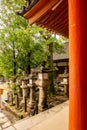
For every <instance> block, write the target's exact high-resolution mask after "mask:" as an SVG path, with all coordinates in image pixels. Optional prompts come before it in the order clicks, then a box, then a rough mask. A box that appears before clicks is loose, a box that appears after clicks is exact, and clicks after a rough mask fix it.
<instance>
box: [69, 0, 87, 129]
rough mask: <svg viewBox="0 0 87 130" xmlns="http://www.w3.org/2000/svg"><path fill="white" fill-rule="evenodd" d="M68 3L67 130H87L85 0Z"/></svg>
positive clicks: (86, 0) (86, 27)
mask: <svg viewBox="0 0 87 130" xmlns="http://www.w3.org/2000/svg"><path fill="white" fill-rule="evenodd" d="M68 3H69V39H70V43H69V58H70V63H69V67H70V70H69V73H70V75H69V79H70V81H69V86H70V90H69V92H70V93H69V97H70V106H69V130H87V0H68Z"/></svg>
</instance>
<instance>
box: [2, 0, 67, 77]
mask: <svg viewBox="0 0 87 130" xmlns="http://www.w3.org/2000/svg"><path fill="white" fill-rule="evenodd" d="M24 2H25V0H11V1H10V0H8V2H7V1H6V0H4V1H2V5H1V7H0V28H1V30H0V31H1V32H0V73H2V74H3V75H4V76H5V77H8V78H10V77H12V76H15V75H17V72H18V70H19V69H21V70H22V71H24V72H26V73H27V70H28V69H29V68H36V67H38V66H40V65H41V63H42V61H44V60H45V61H47V60H48V56H49V45H50V44H51V43H53V51H56V52H58V53H61V52H64V48H63V44H60V43H61V41H59V39H57V38H56V37H55V36H53V34H52V33H50V32H48V31H47V30H45V29H43V28H40V27H38V26H36V25H33V26H29V25H28V22H27V20H25V19H24V18H22V17H20V16H17V15H16V14H15V12H16V11H17V10H19V9H20V6H21V5H23V4H24ZM2 16H3V17H2ZM64 40H65V39H64Z"/></svg>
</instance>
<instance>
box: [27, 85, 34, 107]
mask: <svg viewBox="0 0 87 130" xmlns="http://www.w3.org/2000/svg"><path fill="white" fill-rule="evenodd" d="M28 87H29V88H30V101H29V107H30V108H34V105H35V86H34V85H33V84H28Z"/></svg>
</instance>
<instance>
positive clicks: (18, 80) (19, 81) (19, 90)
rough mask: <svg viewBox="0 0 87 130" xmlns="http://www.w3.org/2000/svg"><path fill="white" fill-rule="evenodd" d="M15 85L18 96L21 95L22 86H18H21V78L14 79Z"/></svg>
mask: <svg viewBox="0 0 87 130" xmlns="http://www.w3.org/2000/svg"><path fill="white" fill-rule="evenodd" d="M16 85H17V87H18V96H19V97H22V88H21V87H20V86H21V80H20V79H17V80H16Z"/></svg>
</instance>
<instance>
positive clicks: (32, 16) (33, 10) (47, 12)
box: [17, 0, 69, 37]
mask: <svg viewBox="0 0 87 130" xmlns="http://www.w3.org/2000/svg"><path fill="white" fill-rule="evenodd" d="M29 2H30V3H29ZM27 4H29V5H26V6H23V7H22V11H20V12H17V14H19V15H21V16H23V17H24V18H26V19H27V20H29V24H30V25H31V24H33V23H36V24H37V25H39V26H41V27H44V28H47V29H48V30H50V31H52V32H55V33H57V34H61V35H63V36H65V37H68V33H69V32H68V0H48V1H47V0H27Z"/></svg>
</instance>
